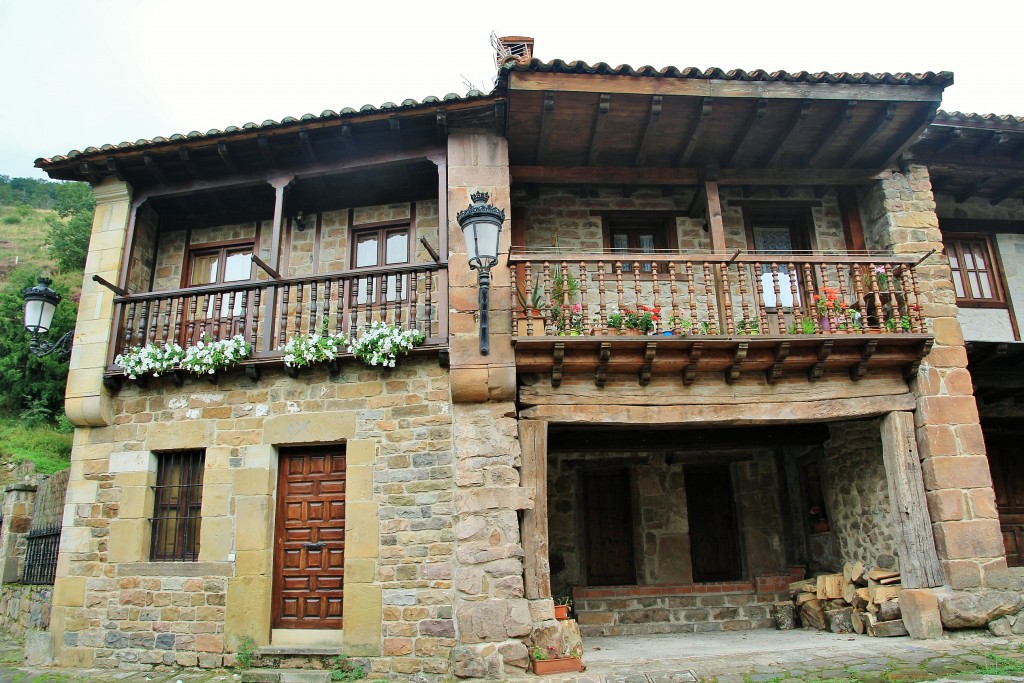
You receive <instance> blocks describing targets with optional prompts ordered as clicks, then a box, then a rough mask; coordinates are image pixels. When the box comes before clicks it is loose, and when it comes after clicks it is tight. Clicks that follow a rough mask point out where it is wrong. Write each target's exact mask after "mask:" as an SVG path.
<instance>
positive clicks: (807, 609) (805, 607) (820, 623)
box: [800, 600, 828, 631]
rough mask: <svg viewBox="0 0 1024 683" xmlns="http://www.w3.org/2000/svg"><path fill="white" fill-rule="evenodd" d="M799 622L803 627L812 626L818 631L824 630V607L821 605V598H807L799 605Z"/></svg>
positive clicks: (825, 625)
mask: <svg viewBox="0 0 1024 683" xmlns="http://www.w3.org/2000/svg"><path fill="white" fill-rule="evenodd" d="M800 622H801V623H802V624H803V625H804V627H805V628H807V627H812V626H813V627H814V628H816V629H818V630H819V631H824V630H825V629H826V628H827V626H828V623H827V622H826V620H825V608H824V607H823V606H822V604H821V600H808V601H807V602H805V603H804V604H802V605H800Z"/></svg>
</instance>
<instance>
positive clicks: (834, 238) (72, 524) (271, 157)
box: [37, 39, 1020, 679]
mask: <svg viewBox="0 0 1024 683" xmlns="http://www.w3.org/2000/svg"><path fill="white" fill-rule="evenodd" d="M503 45H504V47H505V48H507V49H508V53H506V54H505V55H504V56H501V55H499V62H500V67H499V70H498V75H497V79H496V84H495V88H494V90H493V91H492V92H491V93H487V94H484V93H481V92H477V91H471V92H470V93H469V94H467V95H466V96H457V95H448V96H446V97H444V98H440V99H439V98H428V99H426V100H424V101H422V102H417V101H414V100H405V101H404V102H402V103H401V104H395V103H386V104H384V105H382V106H380V107H374V106H370V105H367V106H364V107H362V108H360V109H358V110H355V109H345V110H342V111H341V112H334V111H325V112H322V113H321V114H319V115H313V114H307V115H305V116H303V117H301V118H299V119H294V118H291V117H288V118H285V119H283V120H281V121H265V122H263V123H262V124H255V123H248V124H245V125H244V126H241V127H231V128H228V129H225V130H211V131H208V132H206V133H200V132H195V131H194V132H192V133H189V134H187V135H173V136H170V137H168V138H155V139H152V140H139V141H137V142H134V143H122V144H120V145H105V146H103V147H99V148H93V147H90V148H87V149H85V150H84V151H80V152H79V151H74V152H70V153H68V154H66V155H62V156H56V157H52V158H49V159H40V160H38V161H37V166H39V167H40V168H42V169H44V170H45V171H46V172H48V173H49V174H50V176H51V177H53V178H60V179H76V180H83V179H84V180H88V181H89V182H90V183H92V185H93V187H94V192H95V195H96V200H97V210H96V220H95V223H94V227H93V236H92V241H91V243H90V251H89V258H88V262H87V266H86V275H87V277H86V280H85V283H84V288H83V292H82V299H81V304H80V308H79V320H78V327H77V331H76V338H75V346H74V350H73V354H72V360H71V372H70V377H69V381H68V387H67V403H66V409H67V413H68V416H69V417H70V419H71V420H72V422H74V424H75V425H76V427H77V428H76V432H75V446H74V451H73V456H72V470H71V481H70V484H69V489H68V498H67V507H66V514H65V518H64V528H63V536H62V541H61V549H60V558H59V562H58V570H57V577H58V578H57V582H56V586H55V591H54V604H53V610H52V617H51V623H52V628H53V631H54V633H55V634H56V636H57V651H58V657H59V659H60V661H61V662H62V663H63V664H65V665H73V666H103V667H123V668H144V667H149V666H155V665H160V664H179V665H198V666H203V667H216V666H221V665H224V664H231V663H233V662H234V661H235V659H234V653H235V652H236V651H237V649H238V647H239V645H240V643H241V642H243V640H244V639H247V638H251V639H252V640H253V641H254V642H255V643H256V644H257V645H258V646H260V650H259V652H260V655H261V657H263V660H264V661H268V662H269V661H275V660H280V659H282V658H287V657H300V658H301V657H308V656H316V655H322V654H330V653H335V652H339V651H344V652H346V653H348V654H351V655H353V656H358V657H364V658H366V661H367V662H368V666H369V667H370V669H371V670H372V671H373V672H375V673H380V674H387V673H394V674H416V675H421V676H425V677H427V678H437V679H440V678H443V677H445V676H447V675H451V674H454V675H455V676H460V677H466V676H490V677H501V676H502V675H504V674H505V673H509V672H514V671H516V670H521V669H522V668H525V666H526V664H527V648H526V643H532V642H538V641H541V642H545V639H551V638H556V639H557V638H558V637H559V635H558V628H557V622H555V621H554V620H553V613H552V596H553V594H554V596H562V595H571V596H572V597H573V598H574V600H575V605H576V611H577V613H578V616H579V623H580V625H581V627H582V629H583V632H584V634H585V635H586V634H607V635H615V634H630V633H633V634H635V633H654V632H693V631H706V630H735V629H747V628H763V627H768V626H769V625H770V621H769V614H768V605H769V603H771V602H772V601H774V600H776V599H778V598H779V596H780V594H782V593H784V592H785V589H786V586H787V584H788V583H789V582H790V581H791V580H792V577H794V576H802V575H803V573H804V572H805V571H807V570H811V571H814V570H819V569H831V568H834V567H836V566H840V567H841V566H842V563H843V562H845V561H855V560H861V561H864V562H865V563H867V564H878V565H882V566H887V567H898V568H900V569H901V570H902V572H903V583H904V587H905V591H904V594H905V595H906V596H908V597H907V600H906V610H910V611H915V612H916V613H920V614H921V615H923V616H922V623H924V622H926V621H927V617H928V616H929V615H930V616H932V617H936V615H937V614H938V610H940V609H941V617H942V620H943V622H944V623H945V624H946V626H947V627H958V626H969V625H973V626H981V625H984V624H985V623H986V622H987V621H989V620H991V619H993V618H996V617H998V616H1000V615H1002V614H1005V613H1009V612H1012V611H1015V610H1016V609H1017V608H1018V607H1019V602H1020V598H1019V596H1018V595H1017V594H1016V593H1015V592H1012V591H1009V590H1007V589H1008V588H1009V586H1010V584H1011V576H1010V574H1009V572H1008V570H1007V564H1006V558H1005V555H1004V549H1003V543H1002V538H1001V536H1000V527H999V524H1000V522H999V519H998V516H997V507H996V500H995V496H994V493H993V488H992V483H991V478H990V475H989V467H988V461H987V459H986V450H985V441H984V440H983V436H982V429H981V424H980V423H979V416H978V410H977V408H976V405H975V400H974V397H973V395H972V383H971V375H969V374H968V371H967V369H966V367H967V352H966V349H965V343H964V337H963V334H962V333H961V324H960V322H961V321H960V320H958V308H957V302H958V297H957V295H956V294H955V292H954V283H953V280H952V275H951V270H950V262H949V260H948V258H947V256H946V255H945V253H944V251H943V241H942V240H943V236H942V234H941V233H940V229H939V226H940V222H939V221H940V217H941V219H942V220H943V221H945V220H946V214H944V213H943V211H944V208H943V207H945V206H948V207H949V211H951V212H953V214H955V213H956V212H959V211H961V210H966V209H964V206H968V205H969V206H974V204H977V203H978V202H977V201H976V200H975V201H974V203H971V202H968V203H967V204H966V205H965V204H963V203H956V204H953V203H947V204H943V202H944V201H946V200H944V199H943V195H942V194H936V193H933V186H932V181H931V174H930V171H929V162H927V161H921V160H920V157H918V156H917V155H918V151H917V150H919V149H928V148H929V147H928V142H927V141H928V140H929V139H930V137H925V138H924V141H923V142H917V146H916V147H914V152H912V153H911V152H908V150H910V148H911V146H912V145H914V144H915V142H916V141H918V140H919V139H920V138H921V136H922V133H926V135H927V136H930V135H931V131H932V130H934V129H935V128H936V124H932V125H931V127H929V123H930V122H931V121H932V119H933V118H934V117H935V116H936V111H937V108H938V106H939V104H940V101H941V96H942V91H943V89H944V88H945V87H947V86H948V85H950V84H951V83H952V75H951V74H948V73H927V74H922V75H908V74H879V75H867V74H809V73H806V72H801V73H796V74H789V73H784V72H779V73H766V72H763V71H755V72H750V73H747V72H743V71H731V72H724V71H721V70H718V69H711V70H708V71H704V72H701V71H697V70H694V69H684V70H679V69H675V68H669V69H665V70H662V71H655V70H653V69H650V68H647V67H645V68H643V69H640V70H634V69H632V68H630V67H628V66H623V67H617V68H612V67H610V66H608V65H606V64H598V65H595V66H589V65H586V64H581V63H578V62H562V61H560V60H554V61H551V62H542V61H540V60H536V59H532V56H531V54H532V41H529V40H528V39H507V40H506V41H505V42H504V43H503ZM937 121H939V122H940V123H939V124H938V126H939V127H941V126H943V125H947V124H946V123H943V122H945V121H946V119H944V118H942V115H940V118H939V119H937ZM1007 125H1011V124H1007ZM1012 125H1016V124H1012ZM932 148H934V144H932ZM950 173H951V175H952V176H957V175H958V173H959V171H958V170H957V169H953V170H952V171H951V172H950ZM950 182H953V181H952V180H951V181H950ZM956 182H961V181H960V180H956ZM480 191H482V192H486V193H488V195H489V201H490V202H491V203H492V204H494V205H495V206H497V207H500V208H502V209H504V210H505V212H506V215H507V216H508V220H507V221H506V227H505V229H504V230H502V232H501V250H500V253H501V254H502V259H501V260H500V263H499V264H498V265H497V266H495V267H494V268H493V270H492V272H491V276H492V279H491V299H490V352H489V353H488V354H487V355H483V354H481V352H480V332H479V307H478V278H477V275H476V274H475V273H473V272H472V270H471V269H470V267H469V265H468V263H467V258H466V247H465V242H464V240H463V235H462V233H461V231H460V227H459V224H458V222H457V220H456V213H457V212H458V211H459V210H461V209H463V208H465V207H466V206H468V205H469V203H470V194H471V193H475V192H480ZM1019 192H1020V185H1016V186H1015V189H1014V190H1013V191H1012V192H1010V193H1009V194H1006V195H1005V197H1003V200H1005V201H1003V204H1012V205H1013V206H1014V207H1015V208H1014V209H1011V210H1015V211H1017V212H1018V214H1019V211H1020V201H1019ZM954 199H955V197H954ZM993 199H994V197H993ZM997 204H998V203H997ZM1000 206H1002V204H1000ZM1016 218H1017V219H1018V220H1019V215H1017V216H1016ZM947 246H948V245H947ZM1000 246H1001V244H1000ZM506 255H507V257H506ZM645 313H646V314H647V320H646V321H645V320H644V319H643V318H644V314H645ZM960 315H961V319H962V318H963V314H960ZM622 316H625V317H628V318H631V319H632V321H633V322H635V323H636V324H638V325H645V324H646V323H647V321H650V322H651V323H652V325H653V328H654V329H646V330H642V331H643V332H646V333H645V334H636V335H633V334H627V333H626V332H627V330H622V331H621V333H619V332H620V331H619V330H618V329H617V328H618V327H619V317H622ZM374 320H383V321H385V322H388V323H389V324H392V325H395V326H396V327H399V328H405V329H416V330H418V331H420V332H421V333H422V334H423V336H424V343H423V344H422V346H420V347H418V348H416V349H415V350H414V351H413V352H412V353H411V354H410V355H409V356H408V357H407V358H403V359H402V360H400V361H399V364H398V366H397V367H396V368H394V369H390V370H382V369H380V368H373V367H367V366H366V365H363V364H361V363H358V362H356V361H355V360H353V359H352V358H351V357H349V356H343V357H342V358H341V362H337V363H330V364H319V365H314V366H311V367H308V368H302V369H301V370H299V371H296V370H295V369H294V368H291V369H289V368H287V367H285V366H284V364H283V355H284V354H283V351H282V349H283V347H284V346H285V345H286V344H287V342H288V341H289V340H290V339H292V338H295V337H299V338H302V337H304V336H305V335H307V334H309V333H311V332H317V331H323V330H325V329H326V330H327V331H328V332H336V333H343V334H350V335H356V334H358V332H359V331H360V330H362V329H363V328H364V327H365V326H366V325H367V324H368V323H370V322H371V321H374ZM1010 320H1011V321H1012V320H1013V318H1012V317H1011V318H1010ZM1015 331H1016V330H1015V329H1014V332H1015ZM668 332H672V333H673V334H666V333H668ZM236 335H240V336H242V337H243V339H244V340H245V341H246V342H248V343H249V344H251V347H252V353H251V355H250V356H248V357H247V358H245V359H244V360H243V361H242V362H241V364H240V366H239V367H234V368H231V369H228V370H225V371H223V372H219V373H217V374H215V375H211V376H210V377H209V378H208V379H211V380H212V382H211V381H207V379H204V378H202V377H200V378H192V377H189V376H186V374H185V373H180V372H174V373H169V374H166V375H163V376H160V377H148V378H147V377H143V378H141V379H140V380H135V381H129V380H127V379H126V378H125V373H124V372H123V370H122V369H121V368H119V367H118V366H117V365H115V363H114V361H115V358H116V356H117V355H118V354H119V353H121V352H123V351H125V350H127V349H130V348H132V347H133V346H137V345H143V344H146V343H151V344H155V345H161V344H163V343H165V342H168V343H179V344H181V345H182V346H188V345H190V344H191V345H195V344H197V343H198V342H199V341H200V340H203V339H205V338H209V339H227V338H230V337H233V336H236ZM972 362H973V361H972ZM976 381H977V380H976ZM982 598H983V599H982ZM979 605H981V606H982V607H979ZM906 610H905V611H906ZM936 618H937V617H936ZM918 635H927V633H926V632H925V631H924V630H922V631H921V632H920V633H919V634H918Z"/></svg>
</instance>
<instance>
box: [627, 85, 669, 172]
mask: <svg viewBox="0 0 1024 683" xmlns="http://www.w3.org/2000/svg"><path fill="white" fill-rule="evenodd" d="M663 99H664V98H663V97H662V96H661V95H652V96H651V106H650V109H649V110H648V112H647V119H646V120H645V122H644V132H643V133H642V134H641V135H640V144H639V145H637V149H636V156H635V157H634V158H633V166H634V167H637V166H643V165H644V162H645V161H647V154H648V153H649V152H650V145H651V140H652V139H653V138H654V131H655V130H656V129H657V128H658V122H659V121H660V120H661V105H662V101H663Z"/></svg>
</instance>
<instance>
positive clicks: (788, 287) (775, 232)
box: [743, 205, 816, 308]
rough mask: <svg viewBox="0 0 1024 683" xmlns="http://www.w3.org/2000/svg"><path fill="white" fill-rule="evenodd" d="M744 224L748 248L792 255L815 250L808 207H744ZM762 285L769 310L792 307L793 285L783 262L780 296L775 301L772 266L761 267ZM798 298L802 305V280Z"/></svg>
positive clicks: (767, 252)
mask: <svg viewBox="0 0 1024 683" xmlns="http://www.w3.org/2000/svg"><path fill="white" fill-rule="evenodd" d="M743 222H744V224H745V226H746V230H747V248H748V249H750V250H752V251H756V252H758V253H761V254H792V253H794V252H806V251H810V250H811V249H814V248H815V242H816V241H815V239H814V218H813V216H812V215H811V211H810V208H809V207H807V206H771V205H765V206H751V205H746V206H744V207H743ZM761 271H762V272H761V286H762V289H763V290H764V305H765V307H766V308H776V307H777V306H782V307H783V308H793V305H794V301H793V288H792V285H793V283H792V282H791V281H790V275H789V273H788V271H787V270H786V268H785V267H784V266H783V265H782V264H781V263H780V264H779V271H778V278H779V296H778V300H776V296H775V284H774V281H773V280H772V272H771V264H770V263H764V264H762V265H761ZM796 285H797V299H796V302H795V304H796V305H799V304H800V289H801V285H800V282H799V280H798V281H797V283H796Z"/></svg>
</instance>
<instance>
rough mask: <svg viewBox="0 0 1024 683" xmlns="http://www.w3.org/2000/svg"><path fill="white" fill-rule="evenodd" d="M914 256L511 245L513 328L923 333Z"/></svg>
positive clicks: (536, 331) (528, 331)
mask: <svg viewBox="0 0 1024 683" xmlns="http://www.w3.org/2000/svg"><path fill="white" fill-rule="evenodd" d="M917 263H918V259H916V258H912V257H903V256H889V255H871V254H859V255H857V254H855V255H850V254H814V253H802V254H795V253H794V254H778V253H773V254H765V253H761V254H758V253H743V252H736V253H732V254H710V253H700V254H678V253H672V254H667V253H659V254H578V253H577V254H561V253H539V252H527V251H522V252H517V251H513V253H512V254H511V255H510V257H509V265H510V267H511V269H512V278H513V281H514V282H515V283H516V285H517V288H518V295H519V296H518V297H517V299H518V302H517V312H518V315H517V321H516V323H517V328H516V329H514V330H513V333H514V334H516V336H519V337H536V336H551V335H559V336H568V335H575V334H598V335H614V334H625V333H628V329H622V326H621V323H620V318H627V319H629V318H630V317H632V318H633V320H634V321H636V319H637V318H638V317H642V316H643V315H644V314H645V313H648V314H649V316H648V318H649V319H650V320H652V321H653V322H654V330H652V331H648V332H647V334H669V333H671V334H673V335H683V336H686V335H690V336H694V335H701V336H719V337H723V336H725V337H731V336H736V335H770V336H788V335H835V334H840V335H855V334H870V333H883V334H886V333H888V334H918V335H919V334H926V333H927V330H926V328H925V325H924V322H923V320H922V317H921V311H920V300H919V296H918V282H917V276H916V273H915V266H916V265H917ZM631 313H632V314H634V315H633V316H631V315H630V314H631Z"/></svg>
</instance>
